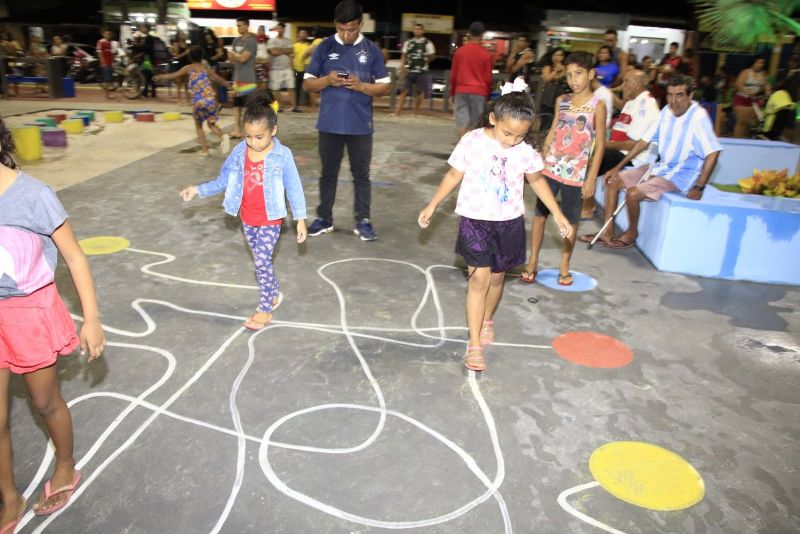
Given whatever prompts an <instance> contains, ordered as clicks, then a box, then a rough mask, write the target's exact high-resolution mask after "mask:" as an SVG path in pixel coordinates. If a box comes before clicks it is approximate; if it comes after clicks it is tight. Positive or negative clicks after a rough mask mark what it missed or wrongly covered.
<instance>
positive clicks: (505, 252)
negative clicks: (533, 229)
mask: <svg viewBox="0 0 800 534" xmlns="http://www.w3.org/2000/svg"><path fill="white" fill-rule="evenodd" d="M456 254H460V255H461V256H463V257H464V261H465V262H466V263H467V265H468V266H470V267H491V268H492V272H493V273H504V272H506V271H510V270H511V269H513V268H514V267H516V266H517V265H519V264H521V263H525V217H524V216H520V217H517V218H516V219H511V220H510V221H479V220H477V219H470V218H468V217H461V221H460V222H459V223H458V240H457V241H456Z"/></svg>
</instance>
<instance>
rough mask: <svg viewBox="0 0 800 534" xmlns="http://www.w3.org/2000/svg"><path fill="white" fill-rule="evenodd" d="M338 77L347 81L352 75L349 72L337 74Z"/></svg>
mask: <svg viewBox="0 0 800 534" xmlns="http://www.w3.org/2000/svg"><path fill="white" fill-rule="evenodd" d="M336 76H338V77H339V78H344V79H347V78H349V77H350V73H349V72H337V73H336Z"/></svg>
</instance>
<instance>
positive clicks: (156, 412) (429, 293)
mask: <svg viewBox="0 0 800 534" xmlns="http://www.w3.org/2000/svg"><path fill="white" fill-rule="evenodd" d="M128 250H132V251H134V252H140V251H138V250H137V249H128ZM145 253H147V252H145ZM151 254H158V255H161V256H163V257H165V258H167V259H166V260H165V261H162V262H157V263H155V264H149V265H148V266H147V267H150V266H153V265H160V264H163V263H168V262H170V261H174V257H173V256H171V255H167V254H161V253H151ZM350 261H383V262H391V263H396V264H400V265H405V266H408V267H411V268H414V269H416V270H418V271H420V273H422V274H423V275H424V276H425V279H426V289H425V292H424V294H423V297H422V299H421V301H420V304H419V305H418V306H417V308H416V310H415V312H414V314H413V316H412V319H411V321H412V325H411V328H410V329H381V328H377V327H363V328H362V329H363V330H367V331H384V332H385V331H399V332H414V333H416V334H418V335H421V336H423V337H428V338H431V339H434V340H437V342H436V343H435V344H419V343H409V342H403V341H399V340H394V339H391V338H387V337H383V336H373V335H368V334H359V333H356V332H353V331H352V329H353V327H350V326H349V325H348V324H347V321H346V309H345V304H344V303H345V299H344V294H343V293H342V291H341V289H340V288H339V286H338V285H337V284H336V283H335V282H333V280H331V279H330V278H328V277H326V276H325V275H324V273H323V271H324V269H325V268H327V267H329V266H331V265H334V264H338V263H344V262H350ZM431 269H432V268H429V269H427V270H423V269H421V268H420V267H418V266H416V265H414V264H412V263H409V262H402V261H397V260H386V259H378V258H359V259H348V260H340V261H336V262H330V263H328V264H326V265H324V266H322V267H321V268H320V269H319V270H318V272H319V274H320V276H321V277H322V278H323V279H325V280H326V282H327V283H328V284H329V285H331V287H333V289H334V291H335V293H336V295H337V298H338V300H339V308H340V320H341V324H340V325H339V328H336V327H335V326H333V325H317V324H313V323H289V322H286V323H282V322H279V321H276V322H275V323H274V324H271V325H270V326H269V327H268V328H267V329H265V330H263V331H262V332H259V333H258V334H260V333H263V332H266V331H267V330H269V329H273V328H281V327H283V328H287V327H288V328H301V329H308V330H316V331H321V332H327V333H334V334H338V335H345V336H346V337H347V339H348V342H349V344H350V346H351V348H352V350H353V352H354V354H355V355H356V357H357V358H358V359H359V361H360V363H361V367H362V371H363V372H364V374H365V376H366V378H367V379H368V380H369V381H370V384H371V385H372V387H373V391H374V393H375V396H376V400H377V404H378V405H377V406H366V405H359V404H341V403H329V404H323V405H318V406H314V407H310V408H306V409H304V410H299V411H297V412H294V413H292V414H288V415H286V416H283V417H282V418H280V419H278V421H276V422H275V423H273V424H272V426H270V428H269V429H268V431H267V433H266V434H265V436H264V437H262V438H261V439H258V438H255V437H253V436H248V435H246V434H245V433H244V430H243V428H242V426H241V421H240V418H239V415H238V409H237V408H236V403H235V399H236V393H237V392H238V388H239V385H240V384H241V382H242V380H243V379H244V377H245V376H246V373H247V371H248V370H249V367H250V364H251V363H252V361H253V356H254V351H255V348H254V341H255V339H256V338H257V337H258V334H256V335H253V336H251V338H250V340H249V342H248V351H249V358H248V361H247V362H246V363H245V364H244V366H243V368H242V370H241V372H240V373H239V375H238V376H237V378H236V380H235V381H234V384H233V386H232V390H231V395H230V408H231V415H232V419H233V421H234V427H235V429H234V430H230V429H226V428H223V427H220V426H217V425H213V424H211V423H207V422H204V421H200V420H196V419H192V418H188V417H184V416H180V415H178V414H175V413H172V412H169V410H168V407H169V406H170V405H172V404H173V403H174V402H175V401H176V400H177V399H178V398H179V397H180V396H181V395H182V394H183V393H184V392H185V391H186V390H188V388H189V387H191V386H192V385H193V384H194V383H195V382H196V381H197V380H198V379H199V378H200V377H201V376H202V375H203V374H205V372H206V371H207V370H208V369H209V368H210V366H211V365H212V364H213V363H214V362H215V361H216V360H217V359H218V358H220V357H221V355H222V354H223V353H224V352H225V351H226V350H227V349H228V347H229V346H230V344H231V343H232V342H233V340H234V339H235V338H236V337H237V336H239V335H240V334H241V333H242V332H243V329H241V328H240V329H239V330H237V331H236V332H235V333H234V334H233V335H232V336H230V337H229V338H228V339H227V340H226V341H225V342H224V343H223V344H222V346H221V347H220V348H219V349H218V350H217V351H216V352H215V353H214V354H213V355H212V356H211V357H210V358H209V359H208V360H207V361H206V363H205V364H204V365H203V366H202V367H201V368H200V369H199V370H198V371H197V372H196V373H195V374H194V375H193V376H192V377H191V378H190V379H189V381H187V382H186V383H185V384H184V385H183V386H181V387H180V388H179V389H178V390H177V391H176V392H175V393H174V394H173V395H172V396H171V397H170V398H169V399H168V400H167V401H166V402H164V403H163V404H161V405H155V404H152V403H149V402H147V401H146V400H144V399H145V397H146V396H147V395H149V394H150V393H152V392H153V391H155V389H157V388H158V387H160V386H161V385H163V383H164V382H165V381H166V380H167V379H168V378H169V376H170V375H171V374H172V372H173V371H174V368H175V360H174V357H172V355H171V354H170V353H168V352H167V351H162V350H161V349H157V348H154V347H148V346H145V345H131V344H125V343H109V346H119V347H129V348H137V349H144V350H151V351H154V352H157V353H159V354H161V355H162V356H164V357H166V358H167V359H168V361H169V362H170V365H169V367H168V370H167V371H166V372H165V374H164V375H163V376H162V378H161V379H160V380H159V381H158V382H157V383H156V384H154V385H153V386H151V387H150V388H148V389H147V390H146V391H145V392H143V393H142V394H141V395H139V396H138V397H133V396H126V395H124V394H118V393H112V392H97V393H91V394H87V395H84V396H81V397H79V398H76V399H74V400H72V401H70V406H73V405H75V404H77V403H79V402H81V401H83V400H88V399H92V398H98V397H103V396H106V397H112V398H118V399H121V400H128V402H129V404H128V407H127V408H126V409H125V410H123V412H122V413H121V414H120V415H119V416H117V418H115V420H114V422H112V423H111V424H110V425H109V426H108V427H107V428H106V430H105V431H104V432H103V433H102V435H101V436H100V437H99V438H98V439H97V440H96V441H95V443H94V445H93V446H92V448H91V449H90V451H89V452H87V454H86V455H84V456H83V457H82V458H81V459H80V461H79V462H78V466H77V467H78V468H81V467H82V466H84V465H86V464H87V463H88V462H89V461H90V460H91V458H92V457H93V456H94V455H95V454H96V452H97V450H98V449H99V447H100V446H101V445H102V444H103V442H104V441H105V440H106V439H107V438H108V436H109V435H110V434H111V433H112V432H113V431H114V430H115V429H116V427H117V426H119V424H120V423H121V422H122V421H123V420H124V419H125V417H126V416H127V415H128V414H130V413H131V411H132V410H134V409H135V408H136V407H144V408H147V409H150V410H152V412H153V413H152V414H151V416H150V417H149V418H148V419H147V420H146V421H145V422H144V423H143V424H142V425H140V426H139V427H138V428H137V430H136V431H135V432H134V433H133V434H132V435H131V436H130V437H129V438H128V439H127V440H126V441H125V442H124V443H123V445H122V446H120V447H119V448H118V449H116V450H115V451H114V452H113V453H112V454H111V455H110V456H108V457H107V458H106V459H105V460H104V461H103V462H102V463H101V464H100V466H99V467H97V468H96V469H95V470H94V471H93V472H92V473H91V474H90V475H89V476H86V477H85V478H84V481H83V483H82V484H81V486H80V487H79V488H78V490H76V492H75V494H74V497H73V500H72V501H71V502H70V505H72V504H73V503H74V502H76V501H77V500H78V499H79V497H80V495H81V494H82V493H83V492H84V491H85V490H86V489H87V488H88V487H89V486H90V485H91V484H92V483H93V482H94V481H95V480H96V479H97V477H98V476H100V474H101V473H102V471H103V470H104V469H105V468H106V467H107V466H108V465H110V463H111V462H112V461H114V460H115V459H116V458H117V457H118V456H119V455H120V454H122V453H123V452H124V451H125V450H126V449H127V448H128V447H129V446H130V445H131V444H132V443H133V442H135V440H136V439H138V437H139V436H140V435H141V434H142V433H143V432H144V430H146V428H147V427H148V426H149V425H150V424H151V423H152V422H153V421H154V420H155V419H156V418H157V417H158V416H160V415H167V416H168V417H173V418H175V419H178V420H181V421H185V422H188V423H192V424H195V425H199V426H201V427H205V428H209V429H212V430H216V431H219V432H223V433H225V434H228V435H231V436H235V437H236V438H237V444H238V445H237V449H238V455H237V475H236V479H235V481H234V484H233V487H232V488H231V493H230V495H229V498H228V501H227V503H226V505H225V508H224V510H223V512H222V514H221V515H220V518H219V520H218V522H217V524H216V525H215V527H214V528H213V530H212V532H218V531H219V530H220V529H221V528H222V526H223V525H224V522H225V520H226V519H227V517H228V515H229V513H230V511H231V510H232V507H233V505H234V504H235V500H236V496H237V495H238V491H239V489H240V487H241V481H242V478H243V474H244V457H245V451H246V441H256V442H260V449H259V462H260V463H261V465H262V469H263V470H264V473H265V475H266V476H267V478H268V480H270V482H271V483H272V484H273V485H274V486H275V487H276V488H277V489H279V490H280V491H282V492H283V493H285V494H286V495H287V496H290V497H292V498H295V499H297V500H299V501H301V502H304V503H306V504H308V505H310V506H313V507H315V508H317V509H319V510H321V511H324V512H326V513H329V514H331V515H333V516H336V517H341V518H344V519H348V520H350V521H353V522H358V523H362V524H366V525H374V526H380V527H383V528H414V527H422V526H427V525H434V524H438V523H443V522H446V521H449V520H452V519H454V518H456V517H458V516H460V515H463V514H464V513H466V512H468V511H469V510H471V509H473V508H474V507H475V506H477V505H479V504H481V503H483V502H485V501H486V500H487V499H488V498H490V497H494V498H495V499H496V500H497V502H498V504H499V507H500V511H501V514H502V517H503V522H504V527H505V531H506V532H509V533H510V532H511V531H512V529H511V521H510V518H509V515H508V510H507V506H506V504H505V502H504V501H503V499H502V496H501V495H500V493H499V491H498V489H499V487H500V485H501V484H502V482H503V480H504V477H505V470H504V461H503V456H502V451H501V449H500V446H499V440H498V438H497V430H496V426H495V423H494V420H493V418H492V415H491V412H490V410H489V408H488V405H487V404H486V402H485V400H484V399H483V396H482V394H481V392H480V388H479V386H478V383H477V381H476V380H475V375H474V373H471V372H470V375H469V384H470V390H471V392H472V394H473V396H474V397H475V399H476V401H477V402H478V404H479V406H480V409H481V413H482V415H483V417H484V420H485V422H486V425H487V428H488V430H489V433H490V437H491V441H492V447H493V450H494V454H495V459H496V463H497V468H496V473H495V476H494V479H493V480H490V479H489V477H487V476H486V474H485V473H484V472H483V471H482V470H481V469H480V468H479V467H478V465H477V462H476V461H475V460H474V458H472V456H470V455H469V454H468V453H467V452H466V451H464V450H463V449H461V448H460V447H458V446H457V445H456V444H455V443H453V442H452V441H450V440H449V439H447V438H446V437H445V436H443V435H442V434H440V433H438V432H437V431H435V430H433V429H431V428H429V427H427V426H426V425H424V424H423V423H421V422H419V421H417V420H416V419H413V418H411V417H409V416H407V415H405V414H402V413H400V412H397V411H394V410H390V409H387V407H386V404H385V400H384V398H383V394H382V392H381V390H380V386H379V385H378V383H377V381H376V380H375V378H374V377H373V376H372V373H371V370H370V369H369V366H368V364H367V363H366V360H365V359H364V358H363V355H362V354H361V352H360V350H359V349H358V347H357V345H356V343H355V340H356V338H359V337H363V338H368V339H377V340H381V341H384V342H386V343H397V344H398V345H414V346H419V347H422V348H436V347H440V346H442V345H443V344H444V343H446V342H449V341H455V342H458V343H464V341H463V340H450V339H448V338H446V337H445V332H446V331H447V330H448V329H455V328H460V329H463V327H445V326H444V325H443V322H444V317H443V312H442V308H441V304H440V302H439V300H438V293H437V291H436V288H435V282H434V280H433V277H432V276H431V274H430V271H431ZM143 272H146V273H147V274H149V275H152V276H162V277H165V278H170V279H172V280H176V281H180V282H185V283H198V281H194V280H189V279H184V278H180V277H172V276H168V275H162V274H159V273H155V272H153V271H151V270H150V269H149V268H148V269H147V270H146V271H145V270H144V269H143ZM199 282H202V281H199ZM205 285H217V286H224V287H236V288H247V289H250V287H249V286H241V285H236V284H221V283H208V284H205ZM253 287H254V286H253ZM429 298H430V299H431V300H432V303H433V306H434V308H435V310H436V314H437V324H438V326H437V327H435V328H424V329H422V328H418V327H417V325H416V321H417V318H418V317H419V315H420V313H421V312H422V310H423V308H424V307H425V305H426V304H427V300H428V299H429ZM143 303H153V304H158V305H163V306H166V307H169V308H171V309H174V310H176V311H179V312H182V313H189V314H199V315H206V316H213V317H219V318H225V319H231V320H236V321H240V320H242V319H243V317H236V316H232V315H225V314H220V313H215V312H207V311H201V310H193V309H189V308H185V307H181V306H178V305H176V304H173V303H170V302H166V301H160V300H148V299H137V300H135V301H134V302H133V303H132V307H133V309H134V310H136V312H137V313H138V314H139V315H140V317H142V319H143V321H144V323H145V329H144V331H141V332H133V331H128V330H123V329H118V328H114V327H111V326H105V325H104V328H105V329H106V330H107V331H108V332H110V333H115V334H118V335H122V336H128V337H145V336H147V335H149V334H151V333H153V332H154V331H155V330H156V328H157V325H156V324H155V322H154V321H153V320H152V318H151V317H150V316H149V315H148V314H147V312H146V311H145V310H144V309H143V308H142V306H141V305H142V304H143ZM427 331H435V332H438V333H439V336H431V335H428V334H426V333H425V332H427ZM548 348H549V347H548ZM327 409H348V410H366V411H372V412H375V413H377V414H378V415H379V418H378V422H377V424H376V427H375V430H374V431H373V433H372V434H371V435H370V436H369V437H368V438H367V439H366V440H365V441H364V442H362V443H361V444H359V445H357V446H354V447H348V448H338V449H332V448H320V447H309V446H300V445H292V444H286V443H280V442H271V441H270V440H269V437H270V436H271V434H272V433H274V432H275V431H276V430H277V428H279V427H280V425H281V424H283V422H285V421H287V420H289V419H291V418H294V417H297V416H299V415H302V414H305V413H311V412H315V411H319V410H327ZM387 415H391V416H393V417H397V418H399V419H401V420H404V421H406V422H407V423H409V424H412V425H414V426H415V427H417V428H419V429H420V430H422V431H423V432H425V433H427V434H429V435H430V436H432V437H434V438H436V439H437V440H439V441H440V442H441V443H442V444H444V445H445V446H446V447H448V448H449V449H450V450H452V451H453V452H455V453H456V454H457V455H458V456H459V457H460V458H461V459H462V461H463V462H464V463H465V464H466V466H467V467H468V468H469V469H470V471H472V472H473V474H475V476H476V477H477V478H478V479H479V480H480V481H481V482H482V483H483V484H484V486H485V487H486V488H487V490H486V491H485V492H484V493H483V494H481V495H480V496H478V497H477V498H475V499H474V500H473V501H471V502H469V503H467V504H465V505H463V506H461V507H460V508H458V509H457V510H454V511H452V512H449V513H447V514H444V515H440V516H437V517H434V518H429V519H422V520H415V521H403V522H386V521H380V520H376V519H370V518H363V517H359V516H357V515H355V514H350V513H348V512H345V511H343V510H339V509H336V508H334V507H332V506H330V505H326V504H324V503H321V502H319V501H316V500H314V499H313V498H311V497H308V496H304V495H303V494H300V493H298V492H295V491H294V490H292V489H291V488H288V487H287V486H286V485H285V484H284V483H283V482H282V481H281V480H280V479H279V478H278V477H277V475H276V474H275V473H274V472H273V471H272V469H271V467H270V466H269V461H268V450H269V447H270V446H272V447H282V448H289V449H295V450H302V451H306V452H315V453H325V454H346V453H350V452H354V451H357V450H362V449H364V448H366V447H368V446H370V445H371V444H372V443H373V442H374V441H375V439H376V438H377V436H378V435H380V433H381V432H382V430H383V428H384V425H385V421H386V417H387ZM52 457H53V453H52V447H51V446H48V449H47V451H46V453H45V458H44V459H43V461H42V465H41V466H40V469H39V472H38V473H37V475H36V477H35V479H34V480H33V481H32V482H31V484H30V486H29V488H28V490H26V496H30V495H31V494H32V492H33V491H34V489H35V488H36V487H38V485H39V484H40V483H41V481H42V480H43V478H44V475H45V472H46V471H47V466H48V464H49V463H50V461H51V460H52ZM67 508H68V507H67ZM64 510H66V508H64V509H63V510H62V511H59V512H57V513H55V514H53V515H51V516H50V517H48V518H47V519H46V520H44V521H43V522H42V523H41V524H40V525H38V528H37V529H36V530H35V532H42V531H43V530H44V529H45V528H46V527H47V526H48V525H49V524H50V523H51V522H52V521H53V520H55V519H56V518H57V517H58V516H59V515H60V514H61V512H63V511H64ZM31 519H32V513H29V514H28V515H26V517H25V518H24V521H23V523H21V525H20V528H21V527H23V526H24V525H26V524H27V523H28V522H29V521H30V520H31Z"/></svg>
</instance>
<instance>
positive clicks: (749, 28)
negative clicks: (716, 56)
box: [694, 0, 800, 48]
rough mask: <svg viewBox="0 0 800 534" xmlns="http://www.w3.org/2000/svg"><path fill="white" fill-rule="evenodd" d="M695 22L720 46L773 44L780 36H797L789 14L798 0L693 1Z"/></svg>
mask: <svg viewBox="0 0 800 534" xmlns="http://www.w3.org/2000/svg"><path fill="white" fill-rule="evenodd" d="M694 4H696V5H697V6H698V9H697V13H698V19H699V21H700V23H701V24H704V25H707V26H708V27H709V29H710V30H711V33H712V34H713V35H714V37H715V38H716V39H717V40H718V41H719V42H721V43H725V44H731V45H736V46H740V47H743V48H749V47H751V46H753V45H755V44H756V43H758V42H759V41H762V40H765V39H766V40H768V41H769V42H775V40H776V36H777V35H779V34H784V33H794V34H800V23H798V21H797V20H795V19H793V18H792V15H793V14H794V13H795V12H796V11H797V10H798V9H800V0H694Z"/></svg>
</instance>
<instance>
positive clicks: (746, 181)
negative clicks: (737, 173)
mask: <svg viewBox="0 0 800 534" xmlns="http://www.w3.org/2000/svg"><path fill="white" fill-rule="evenodd" d="M738 184H739V187H741V188H742V193H749V194H752V195H766V196H771V197H789V198H795V197H798V196H800V174H795V175H794V176H789V171H788V169H783V170H780V171H777V170H759V169H753V174H752V176H748V177H747V178H742V179H741V180H739V181H738Z"/></svg>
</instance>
